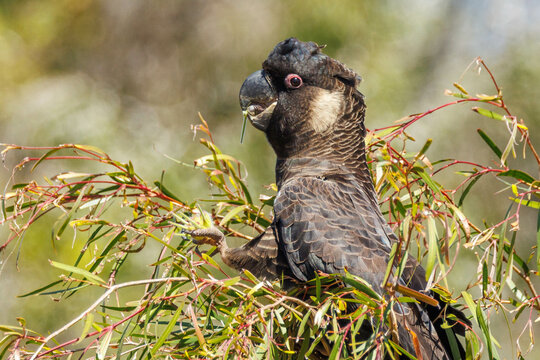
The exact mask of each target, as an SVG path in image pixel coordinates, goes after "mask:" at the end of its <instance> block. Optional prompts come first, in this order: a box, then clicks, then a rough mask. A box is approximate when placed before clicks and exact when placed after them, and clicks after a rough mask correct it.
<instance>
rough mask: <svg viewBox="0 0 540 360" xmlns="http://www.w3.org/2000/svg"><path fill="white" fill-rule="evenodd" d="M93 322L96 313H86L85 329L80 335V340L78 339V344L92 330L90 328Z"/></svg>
mask: <svg viewBox="0 0 540 360" xmlns="http://www.w3.org/2000/svg"><path fill="white" fill-rule="evenodd" d="M93 322H94V314H93V313H88V314H86V316H85V318H84V327H83V331H82V333H81V335H80V336H79V341H77V342H76V344H79V343H80V342H82V341H83V340H84V338H85V337H86V335H87V334H88V332H89V331H90V328H91V327H92V324H93Z"/></svg>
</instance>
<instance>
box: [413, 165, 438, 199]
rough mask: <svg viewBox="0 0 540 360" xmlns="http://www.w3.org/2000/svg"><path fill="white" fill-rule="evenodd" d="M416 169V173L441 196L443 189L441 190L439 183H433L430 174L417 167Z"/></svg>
mask: <svg viewBox="0 0 540 360" xmlns="http://www.w3.org/2000/svg"><path fill="white" fill-rule="evenodd" d="M414 169H415V172H416V173H417V174H418V175H419V176H420V177H421V178H422V180H424V182H425V183H426V185H427V186H428V187H429V188H430V189H431V190H433V191H434V192H435V193H437V194H439V193H440V192H441V189H440V187H439V185H437V183H435V181H433V179H432V178H431V176H429V175H428V173H426V172H425V170H424V169H421V168H417V167H415V168H414Z"/></svg>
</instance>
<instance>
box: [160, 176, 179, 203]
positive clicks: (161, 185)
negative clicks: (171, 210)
mask: <svg viewBox="0 0 540 360" xmlns="http://www.w3.org/2000/svg"><path fill="white" fill-rule="evenodd" d="M154 185H156V186H157V187H158V188H159V190H160V191H161V192H162V193H163V195H165V196H168V197H170V198H171V199H174V200H176V201H178V202H179V203H182V204H183V202H182V200H180V199H179V198H178V197H177V196H176V195H174V194H173V193H172V192H171V191H170V190H169V189H167V188H166V187H165V185H163V183H162V182H159V181H154Z"/></svg>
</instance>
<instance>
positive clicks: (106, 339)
mask: <svg viewBox="0 0 540 360" xmlns="http://www.w3.org/2000/svg"><path fill="white" fill-rule="evenodd" d="M112 335H113V330H112V329H111V330H109V331H107V333H106V334H105V335H104V336H103V337H102V338H101V341H100V342H99V346H98V349H97V351H96V358H97V359H98V360H103V359H105V355H106V354H107V350H109V344H110V343H111V338H112Z"/></svg>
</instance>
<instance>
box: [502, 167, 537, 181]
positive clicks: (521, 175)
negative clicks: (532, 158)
mask: <svg viewBox="0 0 540 360" xmlns="http://www.w3.org/2000/svg"><path fill="white" fill-rule="evenodd" d="M497 176H508V177H513V178H514V179H516V180H521V181H524V182H526V183H528V184H532V183H533V182H534V181H535V179H534V178H533V177H532V176H531V175H529V174H527V173H525V172H523V171H521V170H507V171H503V172H501V173H499V174H497Z"/></svg>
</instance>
